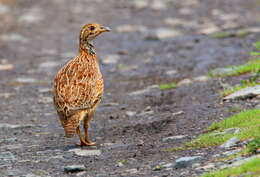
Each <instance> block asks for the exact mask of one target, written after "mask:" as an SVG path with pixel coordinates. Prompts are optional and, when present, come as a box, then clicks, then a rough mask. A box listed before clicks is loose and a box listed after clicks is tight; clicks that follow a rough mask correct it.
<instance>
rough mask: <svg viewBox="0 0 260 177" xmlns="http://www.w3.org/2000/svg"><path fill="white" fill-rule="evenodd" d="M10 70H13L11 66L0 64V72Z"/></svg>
mask: <svg viewBox="0 0 260 177" xmlns="http://www.w3.org/2000/svg"><path fill="white" fill-rule="evenodd" d="M12 69H14V65H12V64H0V71H10V70H12Z"/></svg>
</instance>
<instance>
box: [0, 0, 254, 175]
mask: <svg viewBox="0 0 260 177" xmlns="http://www.w3.org/2000/svg"><path fill="white" fill-rule="evenodd" d="M0 2H2V1H0ZM3 2H4V3H6V2H9V1H7V0H5V1H3ZM10 2H11V3H7V6H5V7H6V8H7V10H6V11H3V12H1V15H0V17H1V18H2V19H3V20H4V22H5V24H6V25H4V26H2V27H1V28H2V29H1V32H2V33H1V36H0V46H1V48H0V51H1V53H0V62H1V63H2V64H3V63H5V62H7V63H10V64H12V65H13V66H14V69H11V70H10V71H1V70H0V77H1V80H0V100H1V101H0V172H1V173H0V176H1V175H2V176H8V175H9V176H12V175H13V176H26V175H27V176H29V175H31V176H32V175H33V174H34V175H36V176H74V175H75V176H76V175H78V176H80V175H82V176H176V177H179V176H185V177H188V176H192V175H194V176H196V175H198V174H200V173H201V171H196V170H194V169H193V168H192V167H188V168H183V169H178V170H173V169H170V170H161V171H154V170H153V168H154V166H156V165H158V164H160V163H162V162H165V163H173V162H174V160H176V159H177V158H179V157H183V156H188V155H200V156H202V158H203V159H204V160H205V163H206V160H207V159H209V158H210V157H211V155H212V152H214V151H216V150H215V149H203V150H199V151H198V150H196V151H183V152H177V153H168V152H165V151H164V150H165V149H166V148H169V147H173V146H176V145H180V144H181V143H183V142H185V141H187V140H190V139H192V138H194V137H195V136H196V135H198V134H200V133H201V132H202V131H203V128H205V127H206V126H207V125H209V124H210V123H212V122H214V121H217V120H220V119H222V118H224V117H225V116H228V115H230V113H229V112H228V111H227V110H228V107H229V105H230V104H231V103H224V104H222V103H221V98H220V96H219V94H218V91H219V90H221V86H220V84H219V82H218V80H217V79H210V78H207V77H201V76H206V75H207V72H208V71H209V70H210V69H212V68H215V67H221V66H226V65H230V64H239V63H243V62H245V61H246V60H247V58H248V51H250V50H251V48H250V46H251V44H252V42H253V41H255V39H257V36H258V38H259V33H258V34H257V33H250V34H249V35H247V36H246V37H241V38H240V37H231V38H226V39H214V38H211V37H209V36H207V35H203V33H211V32H215V31H222V30H223V29H235V30H238V29H250V31H255V29H259V23H257V20H258V19H259V13H258V14H257V5H259V1H257V0H250V1H246V2H245V1H244V0H230V1H228V2H227V1H226V0H218V1H208V0H192V1H190V0H185V1H177V0H174V1H169V2H168V1H167V2H165V3H164V2H161V1H148V0H147V1H144V0H140V1H133V2H132V1H123V0H120V1H117V0H106V1H105V0H97V1H96V0H88V1H85V0H70V1H68V2H67V3H65V1H62V0H45V1H37V2H36V1H32V0H20V1H17V2H16V1H15V0H12V1H11V0H10ZM2 9H3V8H2ZM0 11H2V10H1V8H0ZM257 15H258V16H257ZM89 22H99V23H101V24H105V25H108V26H110V27H111V28H112V29H113V32H111V33H110V34H108V33H107V34H105V35H103V36H102V37H100V38H99V39H97V41H96V43H95V45H96V48H97V53H98V54H99V56H100V61H101V67H102V72H103V74H104V78H105V84H106V94H105V96H104V99H103V102H102V104H101V106H100V107H99V109H98V110H97V113H96V117H95V119H94V121H92V128H91V137H92V138H93V139H95V140H96V141H97V143H98V144H99V146H97V147H94V148H93V150H96V151H93V153H99V152H101V154H100V155H97V156H91V155H86V156H79V155H76V154H75V153H74V152H73V151H74V150H75V149H76V150H77V148H76V147H75V146H73V144H74V143H75V142H77V141H78V139H77V138H76V137H74V138H73V139H65V138H64V132H63V129H62V128H61V127H60V124H59V122H58V119H57V115H56V113H55V111H54V109H53V106H52V99H51V82H52V79H53V76H54V74H55V73H56V72H57V70H58V69H59V68H60V67H61V66H62V65H63V64H64V63H65V62H66V61H68V60H69V59H70V58H71V57H73V56H74V55H75V54H76V52H77V45H78V44H77V42H78V41H77V39H78V32H79V29H80V27H81V26H82V25H83V24H85V23H89ZM156 34H157V35H156ZM1 59H2V60H1ZM184 79H186V80H184ZM187 79H190V81H191V83H190V84H187V82H188V81H189V80H187ZM192 80H193V81H192ZM194 80H195V81H194ZM230 80H231V81H232V82H236V80H235V79H234V78H233V79H230ZM168 82H182V83H183V84H180V85H179V86H178V87H177V88H176V89H171V90H167V91H161V90H160V89H158V87H157V86H154V85H158V84H162V83H168ZM185 82H186V84H185ZM238 104H240V103H238ZM241 105H242V106H243V107H251V106H252V105H251V104H250V103H248V104H244V103H241ZM175 113H178V114H175ZM11 124H12V125H18V126H19V127H18V126H16V127H12V126H11ZM173 135H174V136H175V135H184V136H185V137H184V138H182V139H179V140H174V141H163V138H165V137H168V136H173ZM99 150H100V151H99ZM119 162H121V164H120V163H119ZM122 162H124V163H122ZM78 164H82V165H85V166H86V168H87V171H86V172H82V173H75V174H67V173H65V172H64V170H63V167H64V166H67V165H78Z"/></svg>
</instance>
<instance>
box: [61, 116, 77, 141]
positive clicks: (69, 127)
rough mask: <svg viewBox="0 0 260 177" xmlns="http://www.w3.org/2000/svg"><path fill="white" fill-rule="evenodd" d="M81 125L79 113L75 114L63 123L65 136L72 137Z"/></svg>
mask: <svg viewBox="0 0 260 177" xmlns="http://www.w3.org/2000/svg"><path fill="white" fill-rule="evenodd" d="M78 126H79V119H78V115H73V116H71V117H70V118H68V120H67V121H66V122H65V123H64V124H63V128H64V131H65V136H66V137H67V138H71V137H72V136H73V135H74V134H75V133H76V129H77V127H78Z"/></svg>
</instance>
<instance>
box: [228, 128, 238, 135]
mask: <svg viewBox="0 0 260 177" xmlns="http://www.w3.org/2000/svg"><path fill="white" fill-rule="evenodd" d="M224 132H225V133H228V134H238V133H239V132H240V128H227V129H225V130H224Z"/></svg>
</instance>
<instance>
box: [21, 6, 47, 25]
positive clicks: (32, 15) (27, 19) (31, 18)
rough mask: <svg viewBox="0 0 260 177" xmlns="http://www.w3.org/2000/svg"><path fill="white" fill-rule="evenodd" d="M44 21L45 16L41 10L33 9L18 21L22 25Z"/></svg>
mask: <svg viewBox="0 0 260 177" xmlns="http://www.w3.org/2000/svg"><path fill="white" fill-rule="evenodd" d="M42 19H43V14H42V13H41V10H40V9H39V8H32V9H30V11H29V12H27V13H25V14H23V15H21V16H20V17H19V19H18V21H19V22H20V23H27V24H33V23H37V22H40V21H41V20H42Z"/></svg>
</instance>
